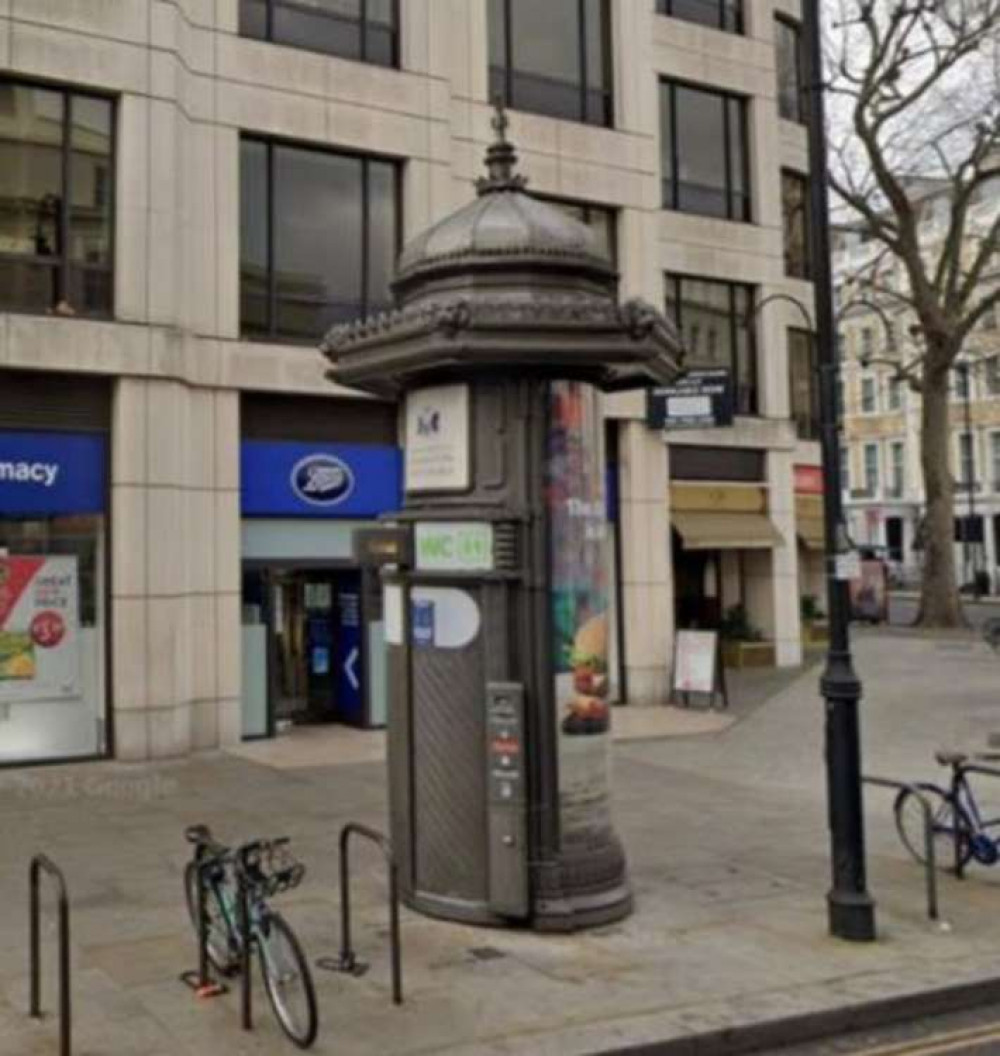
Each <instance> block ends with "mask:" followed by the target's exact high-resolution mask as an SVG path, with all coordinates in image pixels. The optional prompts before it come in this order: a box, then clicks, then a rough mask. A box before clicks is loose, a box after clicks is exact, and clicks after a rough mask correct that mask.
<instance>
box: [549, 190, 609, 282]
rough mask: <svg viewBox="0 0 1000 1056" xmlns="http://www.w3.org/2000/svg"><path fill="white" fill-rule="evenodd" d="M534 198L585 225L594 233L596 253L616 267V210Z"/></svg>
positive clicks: (579, 203) (560, 199)
mask: <svg viewBox="0 0 1000 1056" xmlns="http://www.w3.org/2000/svg"><path fill="white" fill-rule="evenodd" d="M535 197H536V198H541V199H542V200H543V201H547V202H551V203H552V204H553V205H558V206H559V208H560V209H562V210H564V211H565V212H567V213H569V215H570V216H572V217H574V218H575V219H577V220H579V221H580V223H581V224H586V225H587V227H589V228H590V230H591V231H593V232H594V238H595V239H596V241H597V251H598V252H599V253H603V254H604V255H605V256H606V257H607V258H608V260H610V261H611V263H612V264H613V265H614V266H615V267H616V268H617V267H618V212H617V210H616V209H609V208H607V207H606V206H603V205H591V204H590V203H588V202H568V201H566V200H565V199H563V198H546V197H545V196H544V195H541V194H539V195H536V196H535Z"/></svg>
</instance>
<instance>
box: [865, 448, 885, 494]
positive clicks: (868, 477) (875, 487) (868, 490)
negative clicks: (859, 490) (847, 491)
mask: <svg viewBox="0 0 1000 1056" xmlns="http://www.w3.org/2000/svg"><path fill="white" fill-rule="evenodd" d="M872 451H874V452H875V457H874V458H873V459H872V460H871V462H869V459H868V455H869V453H870V452H872ZM879 462H880V459H879V444H878V442H877V441H869V442H868V443H866V444H864V446H863V447H862V450H861V467H862V469H863V470H864V481H865V495H866V496H868V497H870V498H874V497H875V496H877V495H878V493H879V484H880V479H879V478H880V477H881V467H880V465H879ZM870 470H874V472H870Z"/></svg>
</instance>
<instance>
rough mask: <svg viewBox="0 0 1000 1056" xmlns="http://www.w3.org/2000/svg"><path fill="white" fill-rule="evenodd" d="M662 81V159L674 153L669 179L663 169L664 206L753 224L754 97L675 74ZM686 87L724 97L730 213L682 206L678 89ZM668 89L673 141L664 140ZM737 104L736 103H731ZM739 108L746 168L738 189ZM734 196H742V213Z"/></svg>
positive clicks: (723, 126)
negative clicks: (735, 147) (734, 114)
mask: <svg viewBox="0 0 1000 1056" xmlns="http://www.w3.org/2000/svg"><path fill="white" fill-rule="evenodd" d="M658 84H659V104H660V113H659V117H660V160H661V163H662V160H663V157H664V150H666V151H667V152H668V153H669V157H670V168H671V173H670V179H669V181H668V179H667V175H666V174H665V173H664V172H663V171H662V165H661V172H660V208H661V209H664V210H668V211H670V212H675V213H681V214H683V215H685V216H701V217H704V218H705V219H708V220H723V221H728V222H730V223H737V224H752V223H754V208H753V187H752V185H751V173H750V99H749V98H748V97H747V96H744V95H739V94H738V93H736V92H728V91H725V90H724V89H720V88H716V87H714V86H711V85H704V84H696V83H694V82H692V81H685V80H681V79H678V78H674V77H660V78H658ZM678 88H682V89H686V90H688V91H695V92H701V93H702V94H704V95H710V96H714V97H715V98H717V99H720V100H721V101H722V104H723V106H722V128H723V132H722V139H723V168H724V170H725V185H724V188H723V193H724V195H725V198H726V215H725V216H717V215H716V214H714V213H706V212H700V211H696V210H693V209H682V208H681V207H680V204H679V202H680V186H681V183H682V182H683V181H681V180H679V179H677V178H676V176H675V174H676V173H677V172H678V170H679V167H680V165H679V161H680V152H679V150H678V145H677V89H678ZM664 89H668V105H669V108H670V137H669V139H670V142H669V143H665V142H664V140H665V139H666V138H667V137H666V136H665V135H664V128H663V106H664V99H663V90H664ZM730 104H734V105H730ZM734 106H735V108H736V110H737V113H738V114H739V115H740V130H739V131H740V135H739V144H740V152H741V153H742V159H741V160H742V162H743V164H742V165H741V166H740V168H741V170H742V172H741V176H742V179H743V187H744V190H743V191H741V192H737V191H735V190H734V186H733V173H734V167H733V157H732V154H733V131H732V116H731V115H732V110H733V108H734ZM668 182H669V183H670V187H671V201H670V202H669V203H668V202H667V201H666V195H665V194H664V186H665V184H667V183H668ZM734 198H736V199H740V200H742V202H743V209H742V210H741V212H742V215H736V213H737V211H736V210H734V209H733V203H734Z"/></svg>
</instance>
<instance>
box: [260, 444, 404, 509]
mask: <svg viewBox="0 0 1000 1056" xmlns="http://www.w3.org/2000/svg"><path fill="white" fill-rule="evenodd" d="M240 480H241V482H242V484H241V502H242V511H243V515H244V516H245V517H375V516H377V515H378V514H380V513H386V512H389V511H391V510H398V509H399V508H400V506H401V505H402V491H401V482H402V455H401V452H400V451H399V449H398V448H395V447H390V446H388V445H380V444H307V443H299V442H297V441H286V440H278V441H275V440H244V441H243V443H242V445H241V451H240Z"/></svg>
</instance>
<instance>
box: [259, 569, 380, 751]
mask: <svg viewBox="0 0 1000 1056" xmlns="http://www.w3.org/2000/svg"><path fill="white" fill-rule="evenodd" d="M243 609H244V613H243V625H244V698H245V699H244V735H245V736H249V737H254V736H256V737H261V736H272V735H273V734H274V733H275V732H277V731H278V730H280V729H282V728H284V727H287V726H288V725H289V724H308V723H326V722H344V723H349V724H351V725H357V726H361V725H369V724H370V722H369V715H368V708H367V706H366V677H365V676H366V668H367V657H366V655H365V654H366V649H365V642H364V636H363V634H362V628H363V626H364V623H363V619H362V609H363V599H362V574H361V572H360V571H359V570H358V569H356V568H333V567H316V568H286V567H280V566H279V567H275V566H271V567H261V568H252V567H251V568H247V567H245V568H244V574H243Z"/></svg>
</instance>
